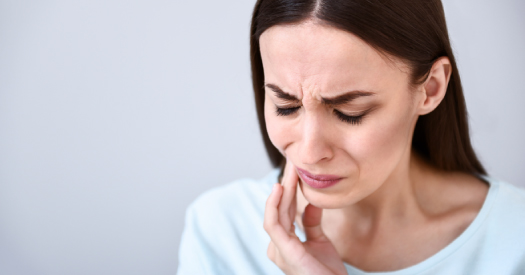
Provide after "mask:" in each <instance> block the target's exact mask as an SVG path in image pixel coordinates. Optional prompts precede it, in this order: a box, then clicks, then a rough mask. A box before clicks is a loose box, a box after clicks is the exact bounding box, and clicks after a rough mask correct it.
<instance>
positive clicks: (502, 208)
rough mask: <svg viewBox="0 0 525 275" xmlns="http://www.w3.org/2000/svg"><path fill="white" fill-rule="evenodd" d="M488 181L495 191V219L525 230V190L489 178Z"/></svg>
mask: <svg viewBox="0 0 525 275" xmlns="http://www.w3.org/2000/svg"><path fill="white" fill-rule="evenodd" d="M486 180H487V181H489V182H490V184H491V189H494V192H493V193H494V194H493V196H494V204H493V206H492V207H493V209H492V211H493V213H492V214H493V216H494V219H497V220H498V221H500V222H506V223H508V224H509V225H510V224H512V227H513V228H517V227H519V228H520V229H521V230H525V219H523V218H525V189H523V188H522V187H518V186H515V185H512V184H510V183H507V182H504V181H500V180H496V179H493V178H489V177H486ZM521 232H523V231H521Z"/></svg>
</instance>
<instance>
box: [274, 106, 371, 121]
mask: <svg viewBox="0 0 525 275" xmlns="http://www.w3.org/2000/svg"><path fill="white" fill-rule="evenodd" d="M299 108H301V107H292V108H279V107H277V116H289V115H292V114H293V113H295V112H297V111H298V110H299ZM334 114H335V116H337V118H338V119H339V120H341V121H342V122H346V123H349V124H352V125H358V124H361V122H362V120H363V117H364V116H365V115H366V112H365V113H363V114H361V115H358V116H348V115H345V114H343V113H341V112H340V111H338V110H334Z"/></svg>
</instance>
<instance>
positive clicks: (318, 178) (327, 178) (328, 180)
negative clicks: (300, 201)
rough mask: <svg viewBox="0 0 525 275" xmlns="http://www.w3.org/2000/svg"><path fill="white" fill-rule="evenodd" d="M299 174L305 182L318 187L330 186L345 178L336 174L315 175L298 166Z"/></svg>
mask: <svg viewBox="0 0 525 275" xmlns="http://www.w3.org/2000/svg"><path fill="white" fill-rule="evenodd" d="M297 174H299V177H301V179H302V180H303V182H304V183H306V184H308V185H309V186H310V187H312V188H316V189H321V188H328V187H330V186H333V185H335V184H336V183H338V182H340V181H341V180H342V179H343V178H342V177H339V176H335V175H314V174H311V173H310V172H308V171H306V170H303V169H301V168H297Z"/></svg>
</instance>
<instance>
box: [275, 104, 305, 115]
mask: <svg viewBox="0 0 525 275" xmlns="http://www.w3.org/2000/svg"><path fill="white" fill-rule="evenodd" d="M299 108H301V106H297V107H292V108H279V107H277V110H276V112H277V115H278V116H289V115H291V114H293V113H295V112H297V110H299Z"/></svg>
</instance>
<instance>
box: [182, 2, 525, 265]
mask: <svg viewBox="0 0 525 275" xmlns="http://www.w3.org/2000/svg"><path fill="white" fill-rule="evenodd" d="M251 62H252V76H253V87H254V91H255V99H256V106H257V110H258V115H259V123H260V126H261V131H262V133H263V139H264V141H265V145H266V148H267V151H268V153H269V156H270V159H271V161H272V163H273V164H274V166H276V167H280V169H277V170H275V171H274V172H273V173H271V174H270V175H268V176H267V177H266V178H265V179H263V180H261V181H252V180H241V181H238V182H235V183H232V184H230V185H227V186H225V187H221V188H217V189H214V190H211V191H209V192H207V193H206V194H203V195H202V196H201V197H199V198H198V199H197V200H196V201H195V202H194V203H193V204H192V205H191V206H190V207H189V208H188V211H187V216H186V228H185V231H184V234H183V239H182V243H181V249H180V266H179V274H282V273H285V274H368V273H369V272H370V273H374V274H378V272H379V274H396V275H397V274H399V275H401V274H525V238H523V236H522V234H523V232H525V220H524V219H523V218H522V217H523V214H522V213H525V192H524V191H523V190H521V189H518V188H516V187H513V186H512V185H509V184H507V183H503V182H499V181H497V180H495V179H492V178H490V177H488V176H487V175H486V173H485V170H484V168H483V166H482V165H481V163H480V162H479V161H478V159H477V157H476V155H475V153H474V151H473V149H472V146H471V144H470V138H469V133H468V124H467V116H466V114H467V112H466V107H465V102H464V98H463V92H462V88H461V82H460V78H459V74H458V70H457V67H456V63H455V60H454V55H453V53H452V50H451V47H450V42H449V38H448V33H447V27H446V23H445V17H444V13H443V7H442V4H441V2H440V0H418V1H413V0H396V1H394V0H390V1H385V0H346V1H335V0H332V1H330V0H260V1H258V2H257V3H256V5H255V10H254V14H253V18H252V28H251ZM279 174H281V175H282V174H284V175H282V177H278V176H279ZM277 181H279V182H281V184H274V183H275V182H277ZM270 188H271V189H272V190H270ZM261 227H263V228H264V231H263V230H262V229H261ZM265 233H267V235H266V234H265ZM270 260H271V262H270ZM272 262H273V264H272Z"/></svg>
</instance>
